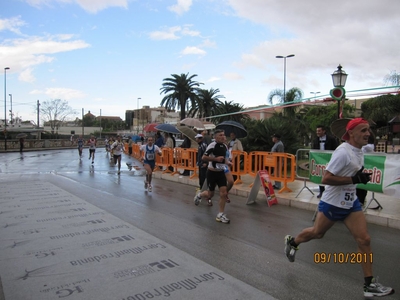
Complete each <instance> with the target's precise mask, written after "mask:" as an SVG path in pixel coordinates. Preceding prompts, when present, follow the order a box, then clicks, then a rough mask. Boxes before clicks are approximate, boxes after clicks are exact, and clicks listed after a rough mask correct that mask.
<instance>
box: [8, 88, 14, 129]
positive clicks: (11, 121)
mask: <svg viewBox="0 0 400 300" xmlns="http://www.w3.org/2000/svg"><path fill="white" fill-rule="evenodd" d="M8 96H10V105H11V106H10V123H11V124H12V123H13V113H12V94H8Z"/></svg>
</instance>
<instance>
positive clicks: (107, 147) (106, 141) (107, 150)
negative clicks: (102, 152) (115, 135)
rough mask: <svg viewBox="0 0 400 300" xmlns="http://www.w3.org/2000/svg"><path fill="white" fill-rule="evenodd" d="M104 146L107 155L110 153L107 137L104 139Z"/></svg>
mask: <svg viewBox="0 0 400 300" xmlns="http://www.w3.org/2000/svg"><path fill="white" fill-rule="evenodd" d="M104 144H105V145H106V153H107V154H108V152H109V151H110V144H109V142H108V137H106V138H105V139H104Z"/></svg>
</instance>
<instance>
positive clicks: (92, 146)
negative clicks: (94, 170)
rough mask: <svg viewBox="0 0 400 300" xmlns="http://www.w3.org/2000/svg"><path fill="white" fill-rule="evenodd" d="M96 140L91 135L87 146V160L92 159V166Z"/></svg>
mask: <svg viewBox="0 0 400 300" xmlns="http://www.w3.org/2000/svg"><path fill="white" fill-rule="evenodd" d="M96 144H97V141H96V138H95V137H94V136H93V135H92V136H91V137H90V140H88V145H89V159H92V164H93V163H94V153H95V152H96Z"/></svg>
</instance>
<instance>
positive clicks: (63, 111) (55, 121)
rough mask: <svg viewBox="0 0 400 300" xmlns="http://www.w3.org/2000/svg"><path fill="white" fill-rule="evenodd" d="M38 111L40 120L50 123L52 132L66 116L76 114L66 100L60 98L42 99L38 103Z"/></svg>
mask: <svg viewBox="0 0 400 300" xmlns="http://www.w3.org/2000/svg"><path fill="white" fill-rule="evenodd" d="M39 111H40V115H41V117H42V120H43V121H44V122H46V121H47V122H48V124H50V128H51V133H52V134H54V129H58V127H59V126H60V125H61V123H63V122H64V121H65V120H66V119H67V117H68V116H70V115H72V114H76V112H75V111H74V110H73V109H72V108H71V107H70V106H69V105H68V101H66V100H61V99H55V100H49V101H44V102H43V103H41V104H40V109H39Z"/></svg>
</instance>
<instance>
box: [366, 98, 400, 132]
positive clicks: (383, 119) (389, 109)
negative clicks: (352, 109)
mask: <svg viewBox="0 0 400 300" xmlns="http://www.w3.org/2000/svg"><path fill="white" fill-rule="evenodd" d="M399 103H400V95H399V94H397V95H390V94H389V95H382V96H378V97H375V98H372V99H369V100H367V101H364V102H363V103H362V104H361V111H362V116H363V117H364V118H365V119H367V120H372V121H374V122H375V123H376V124H377V126H378V127H379V126H386V125H387V123H388V122H389V121H390V120H391V119H392V118H393V117H395V116H396V115H398V114H400V105H399Z"/></svg>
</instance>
